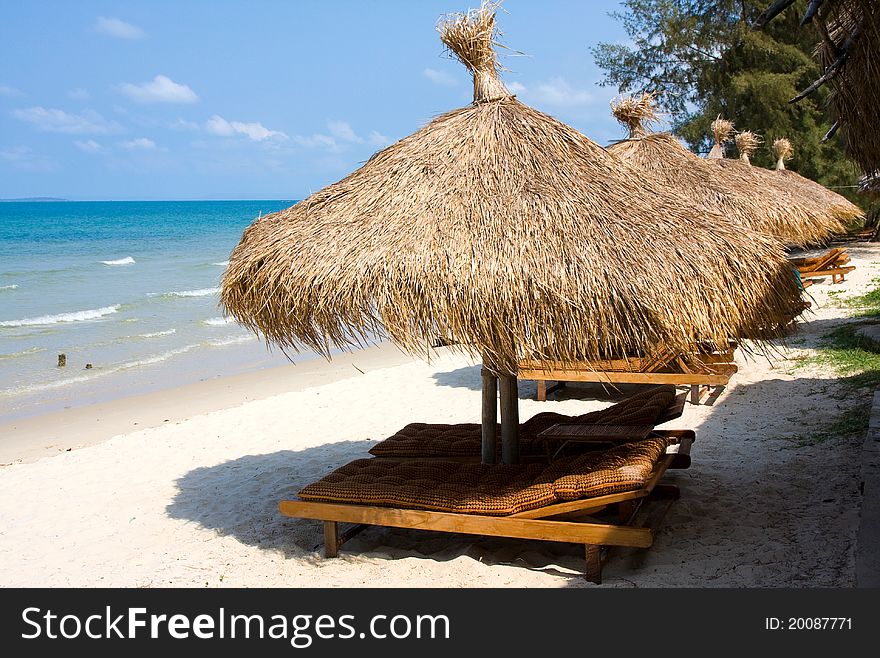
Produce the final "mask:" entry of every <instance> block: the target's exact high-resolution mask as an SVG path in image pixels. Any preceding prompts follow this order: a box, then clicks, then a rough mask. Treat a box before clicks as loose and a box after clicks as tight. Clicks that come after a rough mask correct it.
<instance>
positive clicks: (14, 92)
mask: <svg viewBox="0 0 880 658" xmlns="http://www.w3.org/2000/svg"><path fill="white" fill-rule="evenodd" d="M0 96H7V97H9V98H17V97H18V96H24V93H23V92H22V91H21V90H20V89H16V88H15V87H10V86H9V85H0Z"/></svg>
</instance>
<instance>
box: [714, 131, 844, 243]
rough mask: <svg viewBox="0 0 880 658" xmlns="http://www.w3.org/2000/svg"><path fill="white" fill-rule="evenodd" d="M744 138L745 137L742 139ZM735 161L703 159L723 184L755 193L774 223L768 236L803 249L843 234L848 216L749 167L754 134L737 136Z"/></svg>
mask: <svg viewBox="0 0 880 658" xmlns="http://www.w3.org/2000/svg"><path fill="white" fill-rule="evenodd" d="M743 135H745V137H743ZM736 142H737V146H738V147H739V150H740V158H739V159H735V160H734V159H730V158H720V159H707V160H706V162H708V163H711V165H712V166H713V167H717V168H718V169H719V170H721V171H722V172H724V173H723V177H724V182H725V184H726V185H728V186H730V189H732V190H736V191H737V192H740V193H746V191H747V190H750V193H751V194H758V195H760V198H761V199H762V203H763V204H765V205H766V207H767V211H768V213H772V215H773V217H774V223H773V224H772V225H771V226H769V227H767V228H766V229H765V230H769V231H770V234H771V235H773V236H775V237H777V238H779V239H781V240H784V241H785V242H787V243H788V244H791V245H794V246H801V247H805V246H808V245H816V244H820V243H822V242H825V241H826V240H828V238H830V237H831V236H833V235H834V234H838V233H844V232H845V231H846V230H847V225H848V223H850V221H851V219H852V218H851V216H850V214H849V213H840V212H838V210H837V208H830V207H829V206H828V204H827V203H816V201H815V199H812V200H811V199H809V198H804V197H803V196H802V195H801V194H800V193H799V192H798V190H797V189H795V188H794V187H792V186H791V185H790V184H789V183H788V182H787V181H785V180H780V177H779V176H776V175H775V172H772V171H769V170H767V169H763V168H761V167H753V166H752V165H751V163H750V162H749V159H748V157H745V158H743V157H742V155H743V154H744V155H746V156H748V155H749V154H750V153H753V152H754V149H755V148H756V147H757V145H758V144H759V143H760V141H759V138H757V136H756V135H754V133H751V132H748V131H745V132H742V133H739V134H738V135H737V139H736Z"/></svg>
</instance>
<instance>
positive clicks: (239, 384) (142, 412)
mask: <svg viewBox="0 0 880 658" xmlns="http://www.w3.org/2000/svg"><path fill="white" fill-rule="evenodd" d="M417 358H418V357H414V356H410V355H407V354H405V353H404V352H402V351H401V350H400V349H399V348H398V347H397V346H395V345H394V344H393V343H390V342H383V343H379V344H375V345H371V346H369V347H366V348H362V349H358V350H356V351H354V352H344V353H341V354H336V355H334V357H333V360H332V361H327V360H326V359H324V358H323V357H321V356H316V357H315V358H310V359H307V360H303V361H301V362H300V363H289V364H285V365H280V366H278V365H275V366H268V367H264V368H261V369H258V370H255V371H250V372H243V373H236V374H231V375H221V376H217V377H214V378H212V379H208V380H204V381H199V382H195V383H190V384H185V385H183V386H173V387H168V388H163V389H161V390H158V391H152V392H148V393H139V394H135V395H130V396H125V397H118V398H114V399H111V400H107V401H103V402H96V403H93V404H88V405H85V406H76V407H71V408H68V409H62V410H60V411H49V412H46V413H42V414H38V415H33V416H26V417H23V418H18V419H14V420H9V421H4V422H2V423H0V437H3V438H2V440H0V467H2V466H8V465H10V464H18V463H31V462H35V461H38V460H40V459H42V458H44V457H50V456H52V455H56V454H58V453H61V452H67V451H70V450H74V449H78V448H84V447H87V446H92V445H96V444H98V443H101V442H103V441H106V440H107V439H110V438H112V437H114V436H117V435H120V434H127V433H129V432H136V431H139V430H144V429H150V428H154V427H158V426H160V425H163V424H166V423H179V422H182V421H184V420H186V419H188V418H192V417H194V416H198V415H201V414H206V413H211V412H213V411H220V410H223V409H230V408H234V407H238V406H241V405H243V404H246V403H248V402H253V401H255V400H263V399H266V398H270V397H273V396H276V395H281V394H284V393H290V392H298V391H303V390H306V389H308V388H313V387H315V386H322V385H325V384H330V383H333V382H336V381H339V380H342V379H347V378H349V377H354V376H356V375H358V374H364V373H367V372H370V371H372V370H378V369H381V368H389V367H393V366H396V365H402V364H404V363H408V362H409V361H412V360H413V359H417Z"/></svg>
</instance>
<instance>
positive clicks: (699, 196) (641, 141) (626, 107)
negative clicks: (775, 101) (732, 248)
mask: <svg viewBox="0 0 880 658" xmlns="http://www.w3.org/2000/svg"><path fill="white" fill-rule="evenodd" d="M653 105H654V104H653V98H652V97H651V95H650V94H642V96H641V97H640V98H637V99H636V98H625V99H623V100H621V101H620V102H618V103H616V104H615V105H614V106H613V113H614V116H615V118H616V119H617V120H618V121H620V123H622V124H623V125H624V126H625V127H626V128H627V129H628V131H629V139H626V140H624V141H621V142H617V143H616V144H613V145H611V146H610V147H608V150H609V151H611V153H613V154H614V155H615V156H617V157H619V158H621V159H622V160H624V161H625V162H627V163H628V164H630V165H631V166H633V167H635V168H636V169H637V170H639V171H642V172H643V173H645V174H647V175H649V176H650V177H651V178H652V179H655V180H658V181H660V182H661V183H662V184H663V185H666V186H669V187H671V188H673V189H676V190H679V191H680V192H682V193H684V194H685V195H686V196H688V197H689V198H691V199H693V200H694V201H695V202H698V203H701V204H702V205H703V206H704V207H706V208H708V209H710V210H712V211H713V212H720V213H722V214H723V215H724V216H725V217H726V218H729V219H730V220H733V221H736V222H737V223H739V224H740V225H742V226H746V227H749V228H752V229H754V230H756V231H758V232H760V233H763V234H766V235H770V236H773V237H775V238H778V239H779V240H781V241H784V242H786V243H791V244H808V243H810V242H814V241H818V240H822V239H824V238H825V237H827V235H828V230H827V227H826V225H825V223H824V222H820V221H818V220H817V218H816V214H815V213H813V214H811V213H809V212H807V211H806V209H802V208H799V207H794V208H793V207H792V202H791V199H789V198H788V197H783V198H780V197H779V196H778V195H775V194H773V195H768V194H767V192H766V190H764V189H762V188H758V187H756V186H755V185H754V184H753V183H752V182H749V181H748V180H747V179H746V178H745V177H744V176H742V175H740V174H738V173H737V172H736V171H735V170H730V169H728V168H727V167H724V166H716V163H717V161H716V162H708V161H707V160H706V159H704V158H701V157H699V156H697V155H695V154H694V153H692V152H690V151H689V150H688V149H687V148H685V147H684V145H682V143H681V142H680V141H679V140H678V139H676V138H675V137H674V136H673V135H671V134H669V133H653V134H649V133H648V131H647V130H646V129H645V126H644V123H643V120H648V121H654V120H656V114H655V112H654V109H653ZM715 123H717V124H718V126H717V127H718V131H717V132H716V138H718V137H721V138H722V139H721V141H726V140H727V139H728V138H729V134H730V132H732V129H733V124H731V123H730V122H729V121H726V120H724V119H721V118H719V119H718V120H717V121H716V122H715ZM737 139H738V143H739V144H741V145H743V146H745V145H746V144H747V143H748V144H751V143H752V142H755V141H756V140H757V138H756V137H754V136H752V135H751V133H740V134H739V135H737Z"/></svg>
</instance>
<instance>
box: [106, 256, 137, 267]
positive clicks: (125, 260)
mask: <svg viewBox="0 0 880 658" xmlns="http://www.w3.org/2000/svg"><path fill="white" fill-rule="evenodd" d="M101 262H102V263H103V264H104V265H134V264H135V262H136V261H135V259H134V258H132V257H131V256H126V257H125V258H120V259H118V260H102V261H101Z"/></svg>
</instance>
